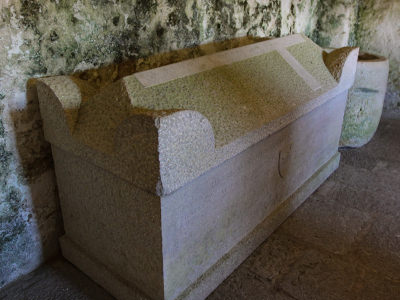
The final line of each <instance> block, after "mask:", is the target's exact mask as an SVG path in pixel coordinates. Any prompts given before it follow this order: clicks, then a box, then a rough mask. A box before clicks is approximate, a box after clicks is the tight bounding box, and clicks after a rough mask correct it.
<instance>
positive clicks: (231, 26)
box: [0, 0, 400, 287]
mask: <svg viewBox="0 0 400 300" xmlns="http://www.w3.org/2000/svg"><path fill="white" fill-rule="evenodd" d="M375 2H376V3H378V2H379V4H374V2H373V1H368V0H360V1H349V0H326V1H316V0H247V1H245V0H187V1H183V0H157V1H156V0H36V1H31V0H3V1H1V2H0V5H1V6H0V45H1V47H0V115H1V118H0V266H1V268H0V287H1V286H3V285H5V284H7V283H8V282H10V281H12V280H13V279H15V278H17V277H18V276H20V275H21V274H24V273H27V272H29V271H31V270H32V269H34V268H35V267H37V266H38V265H39V264H40V263H41V262H43V260H44V259H46V258H48V257H50V256H52V255H54V254H55V253H57V251H58V248H57V236H59V235H60V233H61V232H62V221H61V217H60V213H59V208H58V200H57V192H56V187H55V177H54V173H53V167H52V160H51V152H50V147H49V145H48V144H47V143H46V142H45V141H44V138H43V132H42V129H41V119H40V113H39V110H38V103H37V99H36V98H35V89H34V86H33V85H32V84H29V85H27V80H28V79H29V78H32V77H40V76H47V75H57V74H68V73H72V72H77V71H80V70H86V69H90V68H95V67H99V66H102V65H107V64H110V63H120V62H122V61H125V60H127V59H134V63H131V64H126V65H123V64H122V65H119V67H115V66H114V67H111V68H109V69H104V70H103V71H102V72H92V73H90V72H83V73H80V74H79V75H78V76H81V78H84V79H87V80H90V81H94V82H99V84H102V83H101V82H102V80H103V81H104V80H106V81H107V80H115V79H117V78H118V77H120V76H122V75H123V74H124V72H131V71H132V70H135V69H138V70H139V69H145V68H147V67H150V66H156V65H158V64H160V62H157V61H155V60H144V59H143V57H146V56H149V55H152V54H154V53H160V52H168V51H171V50H175V49H182V48H187V47H191V46H195V45H198V44H206V43H210V42H212V41H219V40H226V39H230V38H236V37H242V36H246V35H249V36H257V37H277V36H282V35H287V34H290V33H295V32H303V33H305V34H307V35H308V36H310V37H311V38H312V39H314V41H316V42H317V43H319V44H320V45H322V46H333V47H339V46H344V45H346V44H357V43H358V42H360V45H362V47H365V48H366V49H368V50H369V49H371V51H374V52H378V53H382V54H387V55H389V56H391V58H392V60H391V65H392V76H391V87H392V88H391V91H392V92H391V93H392V94H393V95H394V96H393V97H392V98H393V99H395V100H393V103H400V100H399V96H398V95H399V93H398V92H399V90H400V87H399V83H398V68H399V56H398V55H399V50H398V48H399V47H398V46H399V45H398V43H399V40H400V39H399V30H398V27H397V29H396V27H395V25H396V20H398V19H399V18H400V14H399V6H398V1H397V0H385V1H375ZM360 7H361V8H362V9H360ZM370 7H374V9H377V11H378V12H377V14H378V15H377V16H375V15H371V14H370V13H369V12H368V11H369V8H370ZM357 18H358V19H359V20H361V23H357ZM378 20H383V25H382V24H380V23H379V22H378ZM397 23H399V22H397ZM377 25H379V26H378V28H377ZM364 31H365V32H364ZM367 33H368V34H367ZM382 34H387V35H385V36H386V38H385V42H382V43H381V42H374V40H375V41H380V38H381V36H382ZM370 37H373V39H372V40H371V39H370ZM248 42H249V41H242V40H240V41H239V42H232V43H228V44H224V45H222V46H218V47H211V48H210V47H208V48H207V47H203V48H200V49H197V48H193V49H192V50H188V51H186V52H185V51H184V52H177V53H178V54H173V55H169V56H166V57H167V58H160V60H162V62H161V63H167V62H168V61H167V60H169V61H176V60H180V59H182V58H187V57H191V56H195V55H201V54H204V53H209V52H210V51H211V52H212V51H214V50H220V49H223V48H227V47H228V48H229V47H232V46H237V45H239V44H241V43H248ZM396 43H397V44H396ZM396 45H397V49H396V48H388V46H391V47H393V46H396ZM385 51H386V52H385ZM124 66H125V67H124ZM124 68H125V71H121V70H122V69H124ZM126 68H131V69H130V71H129V70H128V71H126ZM396 68H397V69H396ZM396 70H397V71H396ZM396 74H397V75H396ZM396 80H397V81H396ZM396 97H397V98H396ZM396 99H397V100H396ZM396 101H397V102H396Z"/></svg>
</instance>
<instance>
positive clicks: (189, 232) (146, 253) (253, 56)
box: [37, 35, 358, 300]
mask: <svg viewBox="0 0 400 300" xmlns="http://www.w3.org/2000/svg"><path fill="white" fill-rule="evenodd" d="M357 55H358V49H352V48H344V49H340V50H336V51H334V52H333V53H330V54H326V53H325V54H324V55H323V51H322V50H321V48H319V47H318V46H317V45H315V44H314V43H313V42H311V41H310V40H308V39H307V38H306V37H304V36H302V35H293V36H288V37H285V38H280V39H274V40H269V41H264V42H260V43H256V44H252V45H248V46H244V47H240V48H236V49H231V50H227V51H223V52H218V53H215V54H212V55H207V56H203V57H200V58H195V59H191V60H186V61H182V62H180V63H175V64H171V65H167V66H164V67H160V68H157V69H151V70H148V71H144V72H140V73H135V74H133V75H130V76H127V77H124V78H122V79H120V80H118V81H117V82H114V83H113V84H111V85H109V86H107V87H106V88H104V89H102V90H99V91H98V92H97V93H96V94H94V96H91V97H89V98H88V97H84V95H85V86H84V84H80V83H79V81H77V80H72V78H71V77H68V76H57V77H49V78H43V79H41V80H40V81H39V83H38V85H37V89H38V96H39V101H40V110H41V114H42V117H43V124H44V131H45V136H46V139H47V140H48V141H49V142H50V143H51V145H52V151H53V157H54V162H55V169H56V176H57V182H58V188H59V194H60V201H61V209H62V214H63V219H64V225H65V235H64V236H63V237H62V238H61V240H60V241H61V248H62V252H63V255H64V256H65V257H66V258H67V259H68V260H70V261H71V262H72V263H73V264H75V265H76V266H77V267H78V268H80V269H81V270H82V271H84V272H85V273H87V274H88V275H89V276H90V277H91V278H93V280H95V281H96V282H98V283H99V284H100V285H102V286H103V287H104V288H106V289H107V290H108V291H109V292H110V293H111V294H112V295H114V296H115V297H116V298H117V299H142V298H143V299H147V298H150V299H168V300H171V299H204V298H205V297H206V296H207V295H208V294H210V293H211V291H212V290H213V289H215V288H216V287H217V286H218V284H220V283H221V282H222V281H223V280H224V279H225V278H226V277H227V276H228V275H229V274H230V273H231V272H232V271H233V270H234V269H235V268H236V267H237V266H238V265H239V264H240V263H241V262H242V261H243V260H244V259H245V258H246V257H247V256H248V255H249V254H250V253H251V252H252V251H253V250H254V249H255V248H256V247H257V246H258V245H259V244H260V243H261V242H262V241H263V240H265V238H266V237H267V236H268V235H269V234H271V233H272V231H273V230H274V229H276V228H277V227H278V226H279V224H280V223H282V222H283V221H284V220H285V218H287V217H288V216H289V215H290V214H291V213H292V212H293V211H294V210H295V209H296V208H297V207H298V206H299V205H300V204H301V203H302V202H303V201H304V200H305V199H306V198H307V197H308V196H309V195H310V194H311V193H312V192H313V191H314V190H315V189H316V188H317V187H318V186H319V185H320V184H321V183H322V182H323V181H324V180H325V179H326V178H327V176H329V175H330V174H331V173H332V172H333V171H334V170H335V168H336V167H337V166H338V162H339V154H338V152H337V149H338V142H339V138H340V132H341V128H342V119H343V114H344V108H345V104H346V97H347V91H348V89H349V88H350V87H351V86H352V84H353V81H354V74H355V68H356V63H357Z"/></svg>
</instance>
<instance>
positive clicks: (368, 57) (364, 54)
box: [358, 52, 387, 62]
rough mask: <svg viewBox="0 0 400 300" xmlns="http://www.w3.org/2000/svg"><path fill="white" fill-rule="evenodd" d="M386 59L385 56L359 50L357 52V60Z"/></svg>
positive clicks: (379, 60) (372, 60)
mask: <svg viewBox="0 0 400 300" xmlns="http://www.w3.org/2000/svg"><path fill="white" fill-rule="evenodd" d="M386 60H387V58H386V57H384V56H380V55H376V54H372V53H367V52H360V53H359V54H358V62H381V61H386Z"/></svg>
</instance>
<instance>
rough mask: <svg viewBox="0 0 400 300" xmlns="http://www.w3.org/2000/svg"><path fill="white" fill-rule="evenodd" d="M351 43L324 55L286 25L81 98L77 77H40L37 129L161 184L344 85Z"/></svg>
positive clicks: (353, 53)
mask: <svg viewBox="0 0 400 300" xmlns="http://www.w3.org/2000/svg"><path fill="white" fill-rule="evenodd" d="M357 53H358V50H357V49H352V48H348V49H345V50H343V51H342V52H341V55H339V56H338V55H336V56H332V57H325V58H324V56H323V55H322V50H321V48H320V47H318V46H317V45H316V44H314V43H313V42H312V41H311V40H309V39H308V38H306V37H305V36H303V35H292V36H288V37H285V38H280V39H273V40H267V41H263V42H259V43H255V44H252V45H248V46H244V47H240V48H236V49H231V50H227V51H223V52H218V53H215V54H212V55H207V56H204V57H199V58H195V59H190V60H186V61H182V62H180V63H175V64H171V65H166V66H163V67H160V68H156V69H151V70H148V71H144V72H140V73H135V74H133V75H130V76H127V77H124V78H122V79H120V80H118V81H117V82H114V83H113V84H111V85H109V86H107V87H105V88H103V89H101V90H99V91H98V92H97V93H95V95H93V96H91V97H90V98H89V99H84V97H83V96H82V94H83V93H84V89H85V87H84V84H80V83H79V82H78V80H77V79H72V78H71V77H69V76H57V77H49V78H44V79H41V80H40V83H39V84H38V93H39V98H40V109H41V113H42V116H43V120H44V130H45V136H46V138H47V140H49V141H50V142H51V143H52V144H54V145H56V146H58V147H59V148H61V149H63V150H65V151H67V152H71V153H73V154H75V155H77V156H80V157H83V158H85V159H87V160H88V161H90V162H92V163H93V164H95V165H98V166H100V167H102V168H105V169H107V170H109V171H110V172H112V173H114V174H116V175H117V176H120V177H121V178H123V179H125V180H128V181H130V182H132V183H133V184H134V185H136V186H137V187H140V188H142V189H145V190H147V191H150V192H153V193H156V194H158V195H165V194H169V193H171V192H173V191H175V190H176V189H178V188H179V187H181V186H183V185H184V184H185V183H187V182H189V181H191V180H193V179H194V178H196V177H198V176H199V175H201V174H203V173H204V172H206V171H207V170H209V169H211V168H213V167H215V166H217V165H219V164H221V163H222V162H224V161H225V160H227V159H229V158H232V157H233V156H235V155H237V154H238V153H240V152H242V151H244V150H245V149H247V148H249V147H250V146H251V145H253V144H255V143H257V142H259V141H260V140H262V139H264V138H265V137H267V136H268V135H271V134H273V133H274V132H276V131H278V130H280V129H282V128H284V127H285V126H287V125H288V124H289V123H291V122H293V121H294V120H296V119H298V118H300V117H301V116H303V115H304V114H307V113H308V112H310V111H311V110H313V109H315V108H316V107H318V106H320V105H322V104H323V103H324V102H326V101H327V100H329V99H331V98H332V97H334V96H335V95H338V94H340V93H341V92H343V91H345V90H347V89H348V88H349V87H350V86H351V85H352V84H353V78H354V67H353V66H354V63H355V61H356V60H357ZM327 55H328V56H329V55H331V54H327ZM335 77H336V78H335Z"/></svg>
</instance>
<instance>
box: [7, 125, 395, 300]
mask: <svg viewBox="0 0 400 300" xmlns="http://www.w3.org/2000/svg"><path fill="white" fill-rule="evenodd" d="M341 152H342V161H341V164H340V167H339V169H338V170H337V171H336V172H335V173H334V174H333V175H332V176H331V177H330V178H329V179H328V180H327V181H326V182H325V183H324V184H323V185H322V186H321V187H320V188H319V189H318V190H317V191H316V192H315V193H314V194H313V195H312V196H311V197H310V198H309V199H308V200H307V201H306V202H305V203H304V204H303V205H302V206H301V207H300V208H299V209H298V210H297V211H296V212H295V213H294V214H293V215H292V216H291V217H290V218H289V219H288V220H287V221H286V222H285V223H284V224H283V225H282V226H281V227H280V228H279V229H278V230H277V231H276V232H275V233H274V234H273V235H272V236H271V237H270V238H269V239H268V240H267V241H265V242H264V243H263V244H262V245H261V246H260V247H259V248H258V249H257V250H256V251H255V252H254V253H253V254H252V255H251V256H250V257H249V258H248V259H247V260H246V261H245V262H244V263H243V264H242V265H241V266H240V267H239V268H238V269H237V270H236V271H235V272H234V273H233V274H232V275H231V276H230V277H229V278H227V279H226V280H225V281H224V282H223V283H222V284H221V285H220V286H219V287H218V288H217V290H216V291H214V293H212V294H211V295H210V297H209V298H208V300H220V299H257V300H259V299H266V300H275V299H276V300H277V299H279V300H285V299H298V300H300V299H302V300H303V299H304V300H329V299H335V300H346V299H349V300H350V299H351V300H357V299H360V300H361V299H362V300H369V299H371V300H372V299H376V300H385V299H387V300H396V299H400V219H399V218H400V120H383V121H382V122H381V124H380V127H379V130H378V132H377V133H376V135H375V137H374V139H373V140H372V141H371V142H370V143H369V144H367V145H366V146H364V147H363V148H361V149H352V150H343V151H341ZM0 299H29V300H30V299H32V300H33V299H38V300H39V299H40V300H45V299H68V300H78V299H79V300H81V299H82V300H105V299H113V298H112V297H111V296H110V295H109V294H107V293H106V292H105V291H104V290H103V289H102V288H101V287H99V286H98V285H96V284H95V283H93V282H92V281H91V280H90V279H89V278H88V277H86V276H85V275H84V274H82V273H81V272H80V271H78V270H77V269H76V268H75V267H73V266H72V265H71V264H69V263H68V262H67V261H65V260H64V259H62V258H59V259H56V260H54V261H53V262H50V263H48V264H46V265H44V266H43V267H41V268H39V269H38V270H36V271H35V272H33V273H31V274H29V275H27V276H25V277H24V278H22V279H21V280H19V281H17V282H15V283H14V284H12V285H11V286H8V287H7V288H6V289H4V290H2V291H1V292H0Z"/></svg>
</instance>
